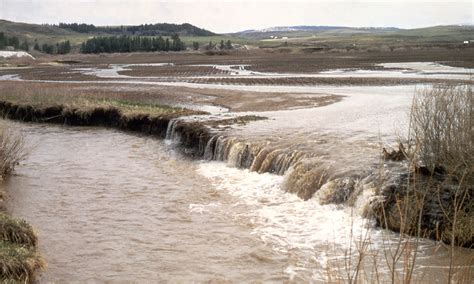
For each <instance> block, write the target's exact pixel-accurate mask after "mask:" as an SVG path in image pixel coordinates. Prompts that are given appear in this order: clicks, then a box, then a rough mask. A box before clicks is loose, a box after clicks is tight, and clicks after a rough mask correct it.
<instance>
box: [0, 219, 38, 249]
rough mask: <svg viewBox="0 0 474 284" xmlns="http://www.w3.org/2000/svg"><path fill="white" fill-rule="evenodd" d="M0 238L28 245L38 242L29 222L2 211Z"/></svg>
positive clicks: (31, 245)
mask: <svg viewBox="0 0 474 284" xmlns="http://www.w3.org/2000/svg"><path fill="white" fill-rule="evenodd" d="M0 238H1V240H3V241H9V242H11V243H15V244H19V245H24V246H28V247H34V246H36V244H37V242H38V239H37V237H36V235H35V233H34V231H33V228H32V227H31V225H30V224H28V223H27V222H26V221H24V220H22V219H14V218H11V217H9V216H7V215H5V214H3V213H0Z"/></svg>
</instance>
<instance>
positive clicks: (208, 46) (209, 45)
mask: <svg viewBox="0 0 474 284" xmlns="http://www.w3.org/2000/svg"><path fill="white" fill-rule="evenodd" d="M213 48H214V44H213V43H212V41H209V44H208V45H207V46H206V49H207V50H212V49H213Z"/></svg>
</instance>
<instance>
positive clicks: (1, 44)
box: [0, 32, 29, 51]
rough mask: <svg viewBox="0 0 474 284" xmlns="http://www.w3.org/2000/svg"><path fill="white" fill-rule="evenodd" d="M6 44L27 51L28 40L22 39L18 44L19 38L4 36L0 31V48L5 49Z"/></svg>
mask: <svg viewBox="0 0 474 284" xmlns="http://www.w3.org/2000/svg"><path fill="white" fill-rule="evenodd" d="M7 46H11V47H13V48H14V49H16V50H19V49H22V50H25V49H26V51H28V48H29V46H28V42H27V41H24V42H23V43H21V44H20V40H19V39H18V37H16V36H12V37H9V36H6V35H5V34H4V33H3V32H0V50H2V49H5V48H6V47H7Z"/></svg>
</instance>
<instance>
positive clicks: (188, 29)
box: [47, 23, 215, 36]
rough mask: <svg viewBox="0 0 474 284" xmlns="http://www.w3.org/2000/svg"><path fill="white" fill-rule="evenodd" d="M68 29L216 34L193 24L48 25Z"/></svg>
mask: <svg viewBox="0 0 474 284" xmlns="http://www.w3.org/2000/svg"><path fill="white" fill-rule="evenodd" d="M47 26H53V27H58V28H61V29H68V30H71V31H75V32H78V33H107V34H116V35H135V36H171V35H174V34H181V35H183V34H185V35H194V36H211V35H215V34H214V33H212V32H210V31H208V30H205V29H201V28H198V27H196V26H193V25H191V24H187V23H186V24H181V25H177V24H167V23H163V24H145V25H136V26H111V27H109V26H94V25H92V24H78V23H71V24H67V23H59V25H47Z"/></svg>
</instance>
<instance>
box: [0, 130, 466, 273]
mask: <svg viewBox="0 0 474 284" xmlns="http://www.w3.org/2000/svg"><path fill="white" fill-rule="evenodd" d="M8 123H9V124H11V125H12V126H13V127H14V128H16V129H19V130H21V131H22V132H23V133H24V135H25V136H26V141H27V143H28V147H29V149H30V151H31V153H30V155H29V156H28V158H27V159H26V160H25V161H24V162H23V163H22V164H21V165H20V166H19V167H18V169H17V172H16V175H15V176H13V177H12V178H10V179H8V181H7V182H6V183H5V186H6V189H7V191H8V193H9V196H10V198H9V202H8V210H9V211H10V212H11V213H12V214H13V215H14V216H18V217H22V218H24V219H26V220H27V221H29V222H30V223H32V224H33V226H34V227H35V228H36V229H37V231H38V233H39V239H40V250H41V252H42V253H43V255H44V257H45V258H46V260H47V262H48V269H47V270H46V272H45V273H44V274H43V275H42V278H41V280H42V281H48V282H49V281H55V282H64V281H71V280H74V281H81V282H82V281H119V280H120V281H132V280H133V281H145V280H168V281H181V282H189V281H199V282H202V281H224V280H231V281H236V282H242V281H245V282H249V281H277V282H282V281H288V280H294V281H306V282H308V281H314V282H320V281H326V280H328V278H331V279H333V280H334V279H337V278H348V277H347V275H349V274H350V272H351V271H353V270H354V268H353V265H352V266H351V264H349V265H348V261H347V260H348V259H352V258H353V257H354V256H355V255H356V253H354V251H356V249H355V248H354V247H352V244H356V243H358V242H353V239H358V238H360V237H361V236H370V238H369V243H370V251H371V253H372V254H376V255H375V256H374V259H376V260H377V262H378V264H377V265H373V264H370V263H368V264H366V266H367V267H366V269H365V270H366V273H367V274H368V275H371V273H372V274H373V273H374V271H379V273H381V275H380V276H379V277H380V279H385V278H386V277H387V275H388V271H387V269H386V268H384V267H386V265H385V262H384V255H387V253H388V252H389V251H390V249H391V248H392V246H394V245H393V244H392V243H393V242H394V241H396V240H398V237H399V236H398V235H397V234H394V233H390V232H386V231H382V230H377V229H374V228H373V224H372V223H371V222H370V221H369V220H366V219H363V218H361V217H359V215H358V214H357V212H354V210H353V209H352V208H347V207H344V206H335V205H320V204H319V203H318V201H317V200H316V199H314V198H313V199H311V200H309V201H303V200H301V199H299V198H297V197H296V196H295V195H293V194H289V193H285V192H283V191H282V190H281V188H280V187H281V183H282V180H283V178H282V177H280V176H276V175H272V174H257V173H253V172H249V171H247V170H239V169H235V168H230V167H228V166H226V165H225V164H224V163H219V162H198V161H191V160H189V159H187V158H186V157H183V156H181V155H179V154H178V153H177V152H175V151H173V149H172V147H171V146H168V145H166V144H165V143H163V141H159V140H155V139H152V138H149V137H142V136H137V135H129V134H125V133H122V132H118V131H114V130H106V129H99V128H67V127H57V126H43V125H28V124H18V123H12V122H8ZM351 236H352V237H351ZM377 253H378V254H377ZM456 255H457V259H460V262H459V263H457V264H456V265H457V267H461V266H462V263H466V260H467V259H468V258H469V257H472V254H471V253H470V251H469V250H462V249H460V250H458V251H457V252H456ZM351 256H352V257H351ZM447 263H448V258H447V251H446V250H445V249H444V248H443V247H440V246H439V245H437V244H436V243H434V242H431V241H428V240H422V241H420V252H419V256H418V265H417V269H416V270H415V274H416V275H417V277H424V278H423V279H424V280H427V281H435V280H438V281H440V282H443V281H444V280H443V279H444V278H443V277H445V272H446V268H447ZM375 268H377V269H375ZM368 277H375V276H368Z"/></svg>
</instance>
